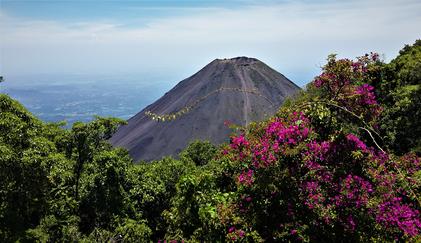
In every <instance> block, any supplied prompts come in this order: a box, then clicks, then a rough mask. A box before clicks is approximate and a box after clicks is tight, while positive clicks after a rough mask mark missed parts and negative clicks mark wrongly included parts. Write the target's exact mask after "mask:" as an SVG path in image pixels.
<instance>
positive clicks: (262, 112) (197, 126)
mask: <svg viewBox="0 0 421 243" xmlns="http://www.w3.org/2000/svg"><path fill="white" fill-rule="evenodd" d="M299 89H300V88H299V87H298V86H297V85H295V84H294V83H293V82H291V81H290V80H289V79H287V78H286V77H285V76H283V75H282V74H280V73H278V72H277V71H275V70H273V69H272V68H270V67H269V66H267V65H266V64H264V63H263V62H261V61H259V60H257V59H254V58H247V57H237V58H232V59H216V60H214V61H212V62H211V63H209V64H208V65H206V66H205V67H204V68H203V69H202V70H200V71H199V72H197V73H196V74H194V75H193V76H191V77H189V78H187V79H185V80H183V81H181V82H180V83H178V84H177V85H176V86H175V87H174V88H173V89H171V90H170V91H169V92H167V93H166V94H165V95H164V96H162V97H161V98H160V99H158V100H157V101H156V102H155V103H153V104H151V105H149V106H147V107H146V108H145V109H143V110H142V111H140V112H139V113H138V114H136V115H135V116H133V117H132V118H130V119H129V120H128V124H127V125H125V126H122V127H120V128H119V129H118V130H117V132H116V133H115V135H114V136H113V137H112V138H111V140H110V141H111V143H112V144H113V145H114V146H119V147H124V148H126V149H128V150H129V153H130V155H131V156H132V157H133V159H134V160H135V161H139V160H145V161H150V160H155V159H160V158H162V157H163V156H167V155H173V156H174V155H177V154H178V153H179V152H180V151H181V150H182V149H183V148H185V147H186V145H187V144H188V143H189V142H190V141H192V140H194V139H200V140H209V141H211V142H213V143H215V144H219V143H222V142H225V141H228V140H229V136H228V135H229V134H230V132H231V131H230V129H229V128H227V127H226V126H225V125H224V122H225V121H230V122H232V123H234V124H238V125H246V124H248V123H249V122H251V121H258V120H263V119H264V118H265V117H267V116H271V115H273V114H274V113H275V112H276V111H277V109H278V108H279V106H280V105H281V104H282V102H283V101H284V100H285V98H286V97H288V96H291V95H293V94H294V93H296V92H297V91H298V90H299ZM198 101H200V102H198ZM186 107H191V109H190V110H189V111H188V112H186V113H185V114H183V115H181V116H179V117H177V118H176V119H174V120H172V121H156V120H153V119H151V117H150V115H147V114H148V111H150V112H152V113H153V114H158V115H168V114H175V113H177V112H179V111H181V110H183V109H184V110H186Z"/></svg>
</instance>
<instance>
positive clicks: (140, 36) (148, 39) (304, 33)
mask: <svg viewBox="0 0 421 243" xmlns="http://www.w3.org/2000/svg"><path fill="white" fill-rule="evenodd" d="M131 11H134V10H133V9H131ZM186 13H187V14H186V15H185V16H174V17H165V18H161V19H153V20H150V22H147V23H142V24H139V27H133V26H131V27H127V26H125V23H124V21H121V20H120V22H119V20H118V19H117V20H109V21H92V22H85V23H68V22H66V23H63V22H57V21H38V20H27V19H21V18H17V17H13V16H10V15H7V13H4V12H2V13H1V14H0V36H1V42H0V47H1V49H2V53H1V58H2V59H1V67H2V68H3V70H2V71H3V72H4V73H6V74H8V73H10V74H16V73H37V72H38V73H49V72H53V73H57V72H64V73H72V72H75V73H80V72H85V73H108V72H120V73H130V72H142V71H145V70H150V69H157V70H159V69H168V70H172V71H174V72H176V73H177V75H180V76H181V75H189V74H192V72H194V71H196V70H197V69H198V68H200V67H201V66H203V65H204V64H206V63H207V62H209V61H211V60H212V59H214V58H218V57H219V58H220V57H231V56H237V55H246V56H253V57H257V58H259V59H261V60H263V61H266V62H267V63H268V64H269V65H271V66H273V67H274V68H276V69H278V70H279V71H280V72H283V73H285V74H286V75H287V76H290V77H291V78H292V79H294V78H295V79H304V78H306V79H308V78H309V77H310V76H311V75H314V74H315V73H316V72H317V71H318V67H317V66H318V65H321V64H322V63H323V60H324V58H325V57H326V56H327V54H329V53H331V52H338V53H339V54H340V55H341V56H350V57H354V56H357V55H361V54H364V53H365V52H368V51H371V50H373V51H378V52H380V53H384V54H385V55H386V57H387V58H390V57H393V56H395V55H396V54H397V51H398V50H399V49H400V48H401V47H402V45H403V44H405V43H411V42H413V41H414V40H415V39H416V38H421V35H420V34H421V33H420V30H419V26H421V14H419V13H421V3H420V2H418V1H384V0H383V1H380V0H375V1H348V2H347V3H336V2H326V3H318V4H315V3H307V4H305V3H302V2H301V3H296V2H292V1H290V2H284V3H279V4H270V5H268V6H259V5H252V6H249V7H243V8H239V9H223V8H208V9H207V8H198V9H195V10H189V11H187V12H186ZM175 81H176V80H175ZM297 81H301V82H303V81H308V80H297Z"/></svg>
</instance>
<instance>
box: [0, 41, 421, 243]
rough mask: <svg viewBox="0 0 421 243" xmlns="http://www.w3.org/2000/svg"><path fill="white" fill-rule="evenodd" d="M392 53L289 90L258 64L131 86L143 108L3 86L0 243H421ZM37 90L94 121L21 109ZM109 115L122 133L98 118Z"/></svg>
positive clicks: (216, 63) (404, 48)
mask: <svg viewBox="0 0 421 243" xmlns="http://www.w3.org/2000/svg"><path fill="white" fill-rule="evenodd" d="M420 37H421V36H420ZM399 45H401V49H400V51H399V53H398V54H397V55H396V56H394V57H392V58H390V60H385V58H383V56H382V54H381V53H376V52H368V53H361V54H360V56H357V57H340V56H338V55H336V54H329V53H326V55H325V56H324V58H325V61H324V63H323V64H321V67H320V68H319V70H318V74H317V75H316V76H315V77H313V78H312V79H311V80H308V81H307V82H306V84H305V85H303V86H301V87H300V86H299V85H297V84H296V83H294V80H290V79H289V78H288V77H286V76H285V75H283V74H282V73H281V72H282V70H275V69H274V68H273V67H270V66H269V65H267V64H266V63H264V62H262V61H260V60H259V59H258V58H256V57H251V56H249V57H246V56H238V57H230V58H223V57H221V58H217V59H214V60H213V59H211V60H209V62H208V64H207V65H205V66H204V67H201V68H199V69H198V70H196V72H194V73H191V74H190V75H192V76H189V77H185V79H183V80H182V81H180V82H178V83H177V84H176V85H175V86H173V87H172V88H169V89H168V90H167V92H166V93H165V92H164V93H160V92H158V91H157V90H156V89H154V88H153V87H152V86H150V87H149V86H142V85H140V86H136V87H138V89H136V92H143V93H142V94H143V95H146V96H147V95H148V93H149V96H148V98H144V99H141V98H139V97H136V96H135V95H133V96H126V97H124V99H123V100H122V99H119V98H118V97H119V96H118V95H112V94H113V92H115V93H114V94H117V93H118V94H121V95H124V94H125V93H126V92H128V90H129V89H130V88H129V87H123V85H121V86H118V84H115V85H117V86H115V87H114V86H106V85H105V84H104V85H103V86H105V88H106V89H107V90H108V91H109V92H110V93H109V94H107V95H105V96H101V97H102V98H101V97H100V96H95V95H91V96H90V95H89V94H91V92H94V89H92V90H91V89H88V90H86V89H82V88H80V89H77V88H76V87H73V88H71V87H70V86H69V88H62V87H65V86H59V87H60V88H58V89H57V88H55V89H54V90H60V89H63V92H64V93H60V92H59V93H55V92H56V91H54V92H53V91H51V90H50V88H51V87H50V88H45V89H40V90H38V91H36V89H34V90H33V91H34V92H35V93H31V92H29V91H28V90H30V89H28V88H26V89H23V88H19V85H16V86H15V88H13V87H12V86H13V85H12V86H7V83H8V82H9V80H8V77H7V75H4V76H2V77H1V79H0V91H1V93H0V241H2V242H161V243H162V242H419V241H421V39H418V40H415V41H414V42H412V43H399ZM212 60H213V61H212ZM4 62H7V60H6V61H4ZM160 85H162V84H160ZM2 86H3V87H2ZM4 87H6V88H4ZM11 87H12V88H11ZM40 87H41V86H40ZM45 87H47V86H45ZM81 87H82V86H81ZM84 87H87V86H84ZM131 87H134V86H131ZM155 87H156V86H155ZM162 87H164V85H163V86H162ZM165 87H167V86H165ZM101 88H102V89H100V90H105V89H104V87H101ZM14 90H15V91H14ZM22 90H26V91H25V92H24V91H22ZM48 90H50V91H51V92H50V93H49V95H52V96H53V97H56V98H54V99H57V100H59V99H62V100H63V103H62V104H67V103H69V102H70V99H66V98H63V97H64V96H65V95H66V94H67V95H68V96H69V95H70V94H79V95H80V99H81V100H83V99H85V100H88V99H89V100H91V101H92V102H91V103H90V104H94V106H91V107H84V109H86V110H85V112H82V113H83V114H84V116H83V117H85V118H83V119H82V120H81V121H76V120H71V121H70V123H66V122H64V121H61V120H63V119H62V118H65V117H66V116H65V114H66V112H72V111H70V110H69V111H66V112H64V113H62V115H60V116H58V117H53V116H51V115H49V116H45V114H44V113H43V114H44V116H43V117H42V119H41V118H40V117H38V116H37V115H35V114H34V113H33V112H31V111H34V112H35V113H36V112H38V111H39V109H38V108H37V107H38V106H43V103H39V104H37V107H36V106H31V107H29V108H28V107H25V105H23V104H22V103H21V101H20V100H21V99H22V100H25V103H27V104H29V105H31V102H32V104H33V103H34V102H35V101H36V100H39V99H46V100H48V97H49V96H48V95H46V94H48V92H47V91H48ZM71 90H76V91H71ZM17 91H19V92H17ZM8 92H12V93H13V92H15V93H13V94H14V95H10V94H8ZM66 92H67V93H66ZM71 92H73V93H71ZM54 93H55V95H56V96H54V95H53V94H54ZM16 94H18V95H16ZM31 95H32V96H31ZM12 96H13V97H12ZM19 97H21V98H19ZM36 97H41V98H39V99H37V98H36ZM86 97H88V99H87V98H86ZM159 97H160V98H159ZM73 98H75V97H73ZM76 99H79V96H76ZM105 100H108V102H110V103H111V102H117V105H115V106H112V107H118V108H117V109H115V110H113V112H116V113H115V114H117V116H119V118H117V117H111V116H110V117H104V116H95V115H96V114H99V113H100V112H104V111H105V112H107V110H106V109H105V108H103V107H104V106H103V104H106V103H105ZM136 102H138V103H136ZM47 103H48V102H47ZM88 103H89V102H87V103H86V104H88ZM145 103H146V104H145ZM130 104H131V105H132V106H130ZM83 105H85V103H84V104H83ZM128 106H130V107H128ZM57 107H60V106H59V104H54V102H52V103H51V104H49V107H48V108H45V109H49V111H50V112H51V113H49V114H54V112H55V111H57V112H61V110H58V109H57ZM101 107H102V108H101ZM106 107H108V106H106ZM110 107H111V106H109V107H108V108H107V109H111V108H110ZM139 107H140V108H139ZM104 109H105V110H104ZM30 110H31V111H30ZM82 113H81V114H82ZM87 114H88V115H90V117H91V118H90V119H88V118H86V116H87ZM113 114H114V113H113ZM81 117H82V116H81ZM92 117H93V118H92Z"/></svg>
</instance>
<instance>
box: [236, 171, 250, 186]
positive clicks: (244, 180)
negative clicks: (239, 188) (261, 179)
mask: <svg viewBox="0 0 421 243" xmlns="http://www.w3.org/2000/svg"><path fill="white" fill-rule="evenodd" d="M253 173H254V171H253V170H251V169H249V170H248V171H247V172H245V171H243V172H242V173H241V174H240V175H239V176H238V183H240V184H242V185H245V186H251V185H252V184H253V181H254V179H253Z"/></svg>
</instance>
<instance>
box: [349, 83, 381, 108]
mask: <svg viewBox="0 0 421 243" xmlns="http://www.w3.org/2000/svg"><path fill="white" fill-rule="evenodd" d="M354 94H356V95H358V96H359V97H358V102H359V103H360V105H362V106H364V105H377V101H376V95H375V94H374V87H373V86H371V85H369V84H363V85H360V86H357V87H356V88H355V91H354Z"/></svg>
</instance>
